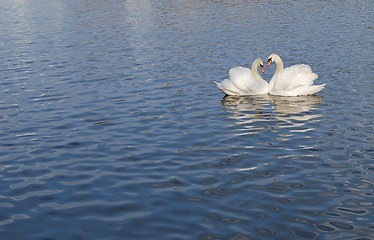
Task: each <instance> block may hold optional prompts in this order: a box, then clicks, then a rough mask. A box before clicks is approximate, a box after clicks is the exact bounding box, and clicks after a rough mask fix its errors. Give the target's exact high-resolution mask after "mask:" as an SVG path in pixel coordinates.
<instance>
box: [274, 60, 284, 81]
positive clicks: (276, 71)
mask: <svg viewBox="0 0 374 240" xmlns="http://www.w3.org/2000/svg"><path fill="white" fill-rule="evenodd" d="M274 62H275V63H276V64H277V68H276V69H275V73H274V76H275V75H278V74H279V73H280V72H281V71H282V70H283V61H282V59H281V58H280V57H279V56H277V57H276V58H275V59H274Z"/></svg>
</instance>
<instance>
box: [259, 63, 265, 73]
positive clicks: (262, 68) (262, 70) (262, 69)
mask: <svg viewBox="0 0 374 240" xmlns="http://www.w3.org/2000/svg"><path fill="white" fill-rule="evenodd" d="M260 68H261V72H262V73H264V72H265V69H264V66H262V65H260Z"/></svg>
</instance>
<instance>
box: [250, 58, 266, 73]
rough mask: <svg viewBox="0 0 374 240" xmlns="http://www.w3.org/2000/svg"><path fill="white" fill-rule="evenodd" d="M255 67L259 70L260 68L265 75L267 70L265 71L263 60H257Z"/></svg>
mask: <svg viewBox="0 0 374 240" xmlns="http://www.w3.org/2000/svg"><path fill="white" fill-rule="evenodd" d="M253 65H255V67H256V68H257V67H258V66H259V67H260V68H261V72H262V73H264V72H265V69H264V61H262V59H261V58H257V59H256V60H255V61H254V63H253Z"/></svg>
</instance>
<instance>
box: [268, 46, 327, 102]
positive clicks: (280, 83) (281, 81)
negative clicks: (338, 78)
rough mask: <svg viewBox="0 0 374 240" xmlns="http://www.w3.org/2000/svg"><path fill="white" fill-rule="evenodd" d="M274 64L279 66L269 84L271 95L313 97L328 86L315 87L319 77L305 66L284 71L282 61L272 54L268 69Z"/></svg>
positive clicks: (301, 65) (297, 66) (295, 66)
mask: <svg viewBox="0 0 374 240" xmlns="http://www.w3.org/2000/svg"><path fill="white" fill-rule="evenodd" d="M272 62H275V63H276V64H277V68H276V70H275V73H274V75H273V77H272V78H271V80H270V82H269V94H271V95H281V96H300V95H313V94H315V93H316V92H318V91H321V90H322V89H323V88H324V87H325V85H326V84H322V85H313V81H314V80H315V79H317V78H318V75H317V74H315V73H313V72H312V69H311V68H310V67H309V66H308V65H305V64H298V65H293V66H291V67H288V68H285V69H283V62H282V59H281V58H280V57H279V56H278V55H277V54H274V53H273V54H270V56H269V58H268V67H269V66H270V64H271V63H272Z"/></svg>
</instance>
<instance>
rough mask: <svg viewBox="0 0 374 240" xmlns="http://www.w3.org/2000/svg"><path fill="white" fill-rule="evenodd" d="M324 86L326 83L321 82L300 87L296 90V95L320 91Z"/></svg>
mask: <svg viewBox="0 0 374 240" xmlns="http://www.w3.org/2000/svg"><path fill="white" fill-rule="evenodd" d="M325 86H326V83H324V84H321V85H312V86H307V87H301V88H300V89H299V91H297V90H296V91H295V92H297V95H313V94H316V93H317V92H319V91H321V90H322V89H324V88H325Z"/></svg>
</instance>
